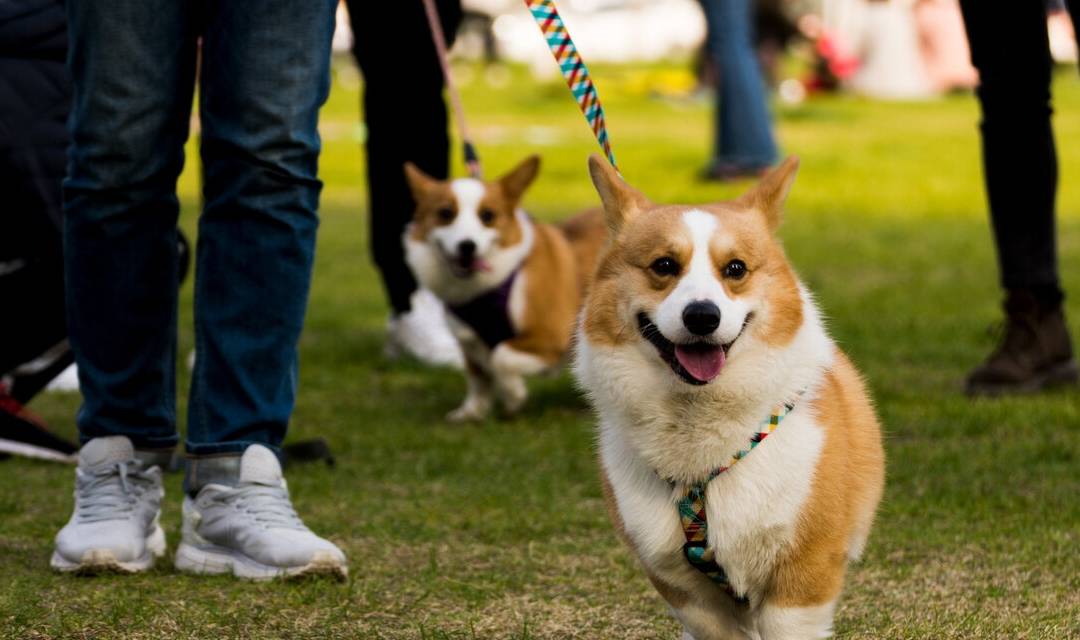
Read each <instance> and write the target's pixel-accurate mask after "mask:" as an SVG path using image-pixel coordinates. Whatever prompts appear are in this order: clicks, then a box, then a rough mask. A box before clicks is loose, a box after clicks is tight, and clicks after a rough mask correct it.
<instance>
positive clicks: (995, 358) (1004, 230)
mask: <svg viewBox="0 0 1080 640" xmlns="http://www.w3.org/2000/svg"><path fill="white" fill-rule="evenodd" d="M960 4H961V10H962V12H963V16H964V23H965V27H966V29H967V34H968V41H969V42H970V45H971V57H972V62H973V63H974V65H975V67H976V68H977V69H978V70H979V88H978V92H977V93H978V98H979V103H980V105H981V107H982V121H981V124H980V128H981V131H982V147H983V169H984V174H985V175H984V178H985V183H986V193H987V199H988V200H989V204H990V217H991V221H992V223H993V229H994V239H995V245H996V247H997V254H998V266H999V278H1000V282H1001V285H1002V287H1003V288H1005V290H1006V291H1007V293H1008V296H1007V300H1006V305H1005V311H1006V316H1007V331H1006V335H1005V337H1004V339H1003V341H1002V344H1001V345H1000V346H999V348H998V349H997V350H996V351H995V352H994V353H993V354H992V355H991V357H990V358H989V359H988V360H987V361H986V362H985V363H984V364H983V365H981V366H980V367H978V368H977V369H975V370H974V371H973V372H972V374H971V376H970V377H969V379H968V392H969V393H972V394H982V393H1007V392H1012V391H1034V390H1037V389H1039V388H1042V387H1044V386H1048V385H1049V384H1054V383H1057V382H1067V381H1069V380H1070V379H1075V377H1076V364H1075V361H1073V360H1072V348H1071V344H1070V340H1069V336H1068V332H1067V329H1066V326H1065V323H1064V319H1063V316H1062V313H1061V302H1062V298H1063V295H1064V294H1063V292H1062V291H1061V287H1060V281H1059V278H1058V263H1057V247H1056V230H1055V221H1054V217H1055V216H1054V199H1055V195H1056V191H1057V155H1056V151H1055V148H1054V134H1053V129H1052V128H1051V123H1050V116H1051V113H1052V109H1051V104H1050V82H1051V77H1050V72H1051V58H1050V47H1049V42H1048V39H1047V32H1046V15H1045V10H1044V8H1043V5H1042V3H1037V2H1036V3H1022V4H1019V5H1015V6H1013V5H1004V4H1000V3H993V2H981V1H979V0H962V1H961V3H960ZM1002 42H1010V43H1011V44H1010V46H1008V47H1003V46H1001V43H1002Z"/></svg>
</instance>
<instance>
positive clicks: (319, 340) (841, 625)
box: [0, 61, 1080, 640]
mask: <svg viewBox="0 0 1080 640" xmlns="http://www.w3.org/2000/svg"><path fill="white" fill-rule="evenodd" d="M339 62H340V63H339V64H338V65H336V68H335V73H336V75H337V78H336V82H335V89H334V92H333V95H332V97H331V101H330V104H329V105H328V106H327V108H326V109H325V111H324V117H323V124H322V127H323V132H324V140H325V153H324V155H323V160H322V177H323V179H324V180H325V182H326V189H325V191H324V194H323V200H322V229H321V233H320V237H319V253H318V259H317V265H316V269H315V280H314V289H313V293H312V298H311V305H310V310H309V315H308V322H307V328H306V330H305V332H304V335H303V340H302V344H301V351H302V355H301V358H302V359H301V383H300V394H299V399H298V404H297V407H296V413H295V418H294V420H293V426H292V430H291V434H290V437H292V438H308V437H313V436H325V437H326V438H327V439H328V440H329V441H330V443H331V445H332V447H333V449H334V451H335V453H336V454H337V458H338V466H337V468H335V469H326V468H322V467H315V466H310V467H297V468H294V469H292V470H291V472H290V475H289V480H290V486H291V488H292V491H293V494H294V497H295V498H296V502H297V504H298V505H299V509H300V512H301V514H302V515H303V516H304V517H305V518H306V520H307V522H308V523H309V524H310V525H311V526H312V528H314V529H315V530H316V531H318V532H322V533H325V534H327V535H328V536H329V537H331V538H332V539H333V540H335V541H336V542H338V543H339V544H340V545H342V547H343V548H344V549H345V551H346V552H347V553H348V555H349V559H350V565H351V577H350V580H349V581H348V583H346V584H339V583H329V582H301V583H289V584H250V583H244V582H238V581H234V580H232V579H224V578H222V579H218V578H192V577H187V576H183V575H178V574H176V573H175V572H174V571H173V569H172V566H171V562H170V561H166V562H162V563H160V564H159V566H158V568H157V569H155V570H154V571H153V572H151V573H149V574H146V575H140V576H135V577H97V578H75V577H68V576H57V575H53V574H52V573H50V572H49V570H48V558H49V554H50V553H51V550H52V537H53V535H54V534H55V533H56V531H57V530H58V529H59V528H60V526H62V525H63V524H64V522H65V521H66V520H67V518H68V516H69V514H70V507H71V486H72V473H71V470H70V469H69V468H65V467H61V466H59V465H54V464H46V463H39V462H31V461H24V460H9V461H7V462H4V463H0V575H2V576H3V579H2V580H0V636H4V637H20V638H22V637H30V638H39V637H40V638H46V637H50V638H51V637H76V638H111V637H118V636H124V637H133V638H161V637H204V638H219V637H290V638H294V637H317V638H324V637H334V638H337V637H341V638H676V637H677V629H676V625H675V623H674V622H673V620H672V619H671V618H670V617H669V616H668V614H667V612H666V608H665V606H664V605H663V604H662V603H661V600H660V598H659V597H658V596H657V595H656V594H655V593H654V592H653V589H652V588H651V587H650V586H649V584H648V582H647V581H646V579H645V577H644V576H643V574H642V573H641V571H640V570H639V569H638V567H637V566H636V565H635V562H634V560H632V558H631V556H630V554H629V553H628V552H627V551H626V550H625V549H623V548H622V546H621V545H620V543H619V542H618V541H617V540H616V538H615V535H614V532H613V530H612V528H611V526H610V525H609V523H608V520H607V516H606V514H605V512H604V508H603V501H602V498H601V492H600V485H599V482H598V481H597V468H596V463H595V461H594V455H593V453H594V451H593V449H594V448H593V442H592V420H591V419H590V416H589V413H588V411H587V410H586V407H585V405H584V404H583V402H582V400H581V399H580V397H579V395H578V394H577V393H576V391H575V390H574V389H573V387H572V384H571V382H570V380H569V378H568V377H567V376H565V375H564V376H563V377H561V378H557V379H545V380H537V381H534V382H533V383H532V384H531V389H532V393H533V396H532V399H531V400H530V403H529V405H528V407H527V409H526V411H525V412H524V414H523V415H522V416H520V417H518V418H515V419H512V420H492V421H490V422H487V423H485V424H480V425H474V426H452V425H449V424H446V423H445V422H444V421H443V414H444V413H445V412H446V411H448V410H449V409H451V408H453V407H455V406H456V403H458V402H459V401H460V399H461V397H462V394H463V393H464V387H465V385H464V381H463V379H462V378H461V377H460V376H459V375H457V374H454V373H451V372H445V371H434V370H429V369H425V368H422V367H420V366H417V365H413V364H408V363H405V364H401V363H390V362H387V361H385V360H384V359H383V357H382V340H383V330H384V323H385V320H386V313H387V309H386V305H385V302H384V300H383V294H382V291H381V288H380V285H379V284H378V281H377V278H376V275H375V271H374V270H373V267H372V266H371V264H370V262H369V259H368V255H367V249H366V243H367V236H366V230H365V228H366V222H365V216H366V212H365V209H366V190H365V186H364V171H363V164H362V162H363V160H362V157H361V155H362V154H361V153H360V150H359V146H358V142H359V139H360V135H361V134H360V132H361V130H360V129H359V128H358V126H357V125H356V122H357V114H358V102H359V88H358V85H357V80H356V77H355V73H354V72H352V71H351V68H350V67H349V66H348V64H347V61H339ZM469 71H470V73H468V74H466V76H463V79H465V80H466V81H467V82H466V87H465V102H466V104H467V105H468V107H469V110H470V111H469V115H470V117H471V121H472V125H473V127H474V128H475V129H476V131H477V134H478V135H477V137H478V141H479V143H480V151H481V154H482V155H483V158H484V161H485V165H486V168H487V171H488V173H489V174H495V173H498V172H501V171H503V170H505V169H507V168H509V167H510V166H511V165H512V163H514V162H516V161H517V160H519V159H520V158H521V157H523V156H524V154H526V153H527V152H533V151H535V152H539V153H541V154H542V155H543V157H544V169H543V171H542V173H541V176H540V178H539V181H538V183H537V184H536V185H535V187H534V188H533V190H532V191H531V192H530V193H529V195H528V196H527V200H526V201H527V205H528V207H529V209H530V210H531V211H532V212H533V213H535V214H536V215H538V216H539V217H541V218H544V219H555V218H559V217H561V216H566V215H569V214H571V213H574V212H575V211H577V210H578V209H580V208H583V207H586V206H592V205H594V204H596V202H597V198H596V197H595V195H594V193H593V190H592V187H591V185H590V184H589V181H588V177H587V174H586V171H585V157H586V155H587V154H588V153H591V152H593V151H594V149H595V143H594V142H593V141H592V140H591V137H590V133H589V131H588V129H587V128H586V125H585V124H584V121H583V120H581V117H580V115H579V114H578V113H577V110H576V107H575V105H574V104H573V102H572V101H571V98H570V97H569V95H568V94H567V93H566V91H565V89H564V87H563V86H562V85H561V82H560V81H558V80H557V79H556V78H552V79H549V80H544V81H536V80H533V79H531V78H530V77H528V76H527V75H526V74H525V73H524V72H522V71H520V70H513V71H511V72H510V73H509V76H508V77H503V75H504V74H495V73H485V72H484V71H482V70H480V69H475V70H473V69H469ZM681 73H682V72H681V71H680V70H679V68H678V67H648V68H644V69H641V68H630V67H603V66H601V67H598V68H596V69H594V75H595V76H596V79H597V82H598V83H599V86H600V89H601V92H602V97H603V98H604V100H605V106H606V107H607V112H608V121H609V126H610V128H611V134H612V136H613V142H614V145H615V151H616V154H617V156H618V159H619V162H620V165H621V167H622V169H623V171H624V172H625V175H626V177H627V179H628V180H629V181H630V182H631V183H633V184H635V185H637V186H639V187H640V188H642V190H644V191H645V192H646V193H647V194H649V195H650V196H652V197H653V198H654V199H656V200H658V201H684V202H700V201H708V200H713V199H720V198H727V197H730V196H733V195H735V194H736V193H738V191H739V189H741V188H742V187H741V186H718V185H713V184H703V183H699V182H697V181H696V180H695V178H694V174H695V172H696V171H697V170H698V169H699V168H700V166H701V165H703V163H704V161H705V158H706V155H707V152H708V147H709V140H710V137H711V134H710V129H711V127H710V113H711V112H710V107H709V106H708V105H707V104H705V103H703V102H700V101H690V100H683V99H677V98H669V97H663V96H661V95H657V94H654V93H652V92H650V91H649V90H648V87H649V86H653V85H663V86H671V85H678V84H679V83H680V82H681V81H682V79H683V76H682V75H681ZM1055 94H1056V101H1057V113H1058V116H1057V118H1056V126H1057V133H1058V151H1059V155H1060V159H1061V183H1062V188H1061V192H1060V196H1059V209H1060V212H1061V216H1060V248H1061V254H1062V263H1063V268H1062V272H1063V274H1064V277H1065V284H1066V286H1067V288H1068V289H1069V290H1070V291H1071V292H1073V297H1072V298H1070V299H1069V302H1068V304H1069V315H1070V318H1071V320H1072V328H1073V335H1074V336H1076V337H1077V338H1080V324H1078V323H1080V115H1078V114H1080V79H1078V78H1077V76H1076V73H1075V70H1072V71H1069V72H1064V73H1061V74H1059V75H1058V79H1057V82H1056V85H1055ZM977 116H978V113H977V106H976V104H975V101H974V99H973V98H972V97H970V96H962V97H954V98H949V99H947V100H942V101H935V102H929V103H921V104H882V103H871V102H866V101H862V100H858V99H853V98H846V97H835V98H834V97H830V98H822V99H815V100H811V101H810V102H808V103H806V104H804V105H801V106H798V107H778V118H779V137H780V140H781V141H782V144H783V147H784V149H785V151H787V152H791V153H797V154H799V155H800V156H801V157H802V160H803V165H802V167H803V168H802V171H801V174H800V176H799V179H798V181H797V183H796V185H795V189H794V191H793V193H792V196H791V199H790V201H789V206H788V212H787V220H786V223H785V225H784V227H783V228H782V231H781V233H782V236H783V238H784V240H785V245H786V247H787V250H788V252H789V254H790V257H791V259H792V260H793V262H794V263H795V265H796V266H797V268H798V270H799V272H800V273H801V275H802V276H803V278H804V279H805V280H806V281H807V283H808V284H809V286H810V287H811V288H812V289H813V290H814V291H815V292H816V293H817V295H818V298H819V300H820V302H821V304H822V306H823V307H824V309H825V311H826V313H827V315H828V317H829V324H830V326H831V330H832V333H833V335H834V336H835V338H836V339H837V340H838V341H839V342H840V343H841V344H842V345H843V346H844V348H845V349H847V350H848V352H849V353H850V354H851V355H852V357H853V358H854V360H855V361H856V362H857V363H858V364H859V366H860V367H861V368H862V370H863V371H864V373H865V374H866V376H867V377H868V379H869V381H870V386H871V387H872V389H873V392H874V394H875V396H876V398H877V401H878V406H879V410H880V413H881V417H882V420H883V423H884V425H885V428H886V433H887V435H886V437H887V445H886V447H887V452H888V459H889V481H888V488H887V491H886V496H885V500H884V503H883V505H882V508H881V513H880V516H879V519H878V523H877V527H876V529H875V531H874V533H873V536H872V537H871V542H870V546H869V548H868V551H867V554H866V557H865V559H864V561H863V562H862V563H861V564H859V565H857V566H855V567H854V568H853V569H852V571H851V572H850V577H849V580H848V586H847V591H846V594H845V596H844V597H843V598H842V600H841V605H840V608H839V611H838V614H837V619H836V630H837V636H838V637H840V638H850V639H854V638H867V639H869V638H1046V639H1055V640H1056V639H1062V638H1080V554H1078V544H1080V500H1078V496H1080V393H1077V392H1075V391H1074V392H1071V393H1065V392H1061V393H1054V394H1049V395H1045V396H1041V397H1037V398H1023V399H1011V400H994V401H976V402H972V401H969V400H967V399H965V398H964V397H963V396H962V395H961V393H960V390H961V380H962V378H963V376H964V373H965V371H966V370H967V369H968V368H969V367H971V366H972V365H973V364H975V363H976V362H977V361H978V360H980V359H981V358H982V357H983V356H984V355H985V354H986V352H987V351H988V349H989V348H990V346H991V344H992V340H991V338H990V337H989V336H988V333H987V331H986V328H987V327H988V326H989V325H990V324H991V323H993V322H994V321H995V320H997V319H998V302H999V291H998V290H997V288H996V284H995V282H996V267H995V263H994V254H993V249H992V246H991V239H990V231H989V227H988V225H987V221H986V215H985V205H984V199H983V193H982V183H981V171H980V164H979V152H978V137H977V129H976V120H977ZM189 151H190V153H189V158H191V159H192V161H191V162H190V163H189V167H188V170H187V172H186V173H185V174H184V176H183V178H182V180H181V185H180V189H181V193H182V196H183V203H184V214H183V225H184V227H185V228H186V229H188V230H189V231H190V232H192V233H194V230H195V226H196V222H197V209H198V179H197V174H198V166H197V162H195V160H194V158H195V157H196V153H195V151H196V147H195V146H194V144H192V145H191V146H190V147H189ZM743 186H745V185H743ZM182 296H183V305H182V317H181V332H180V345H181V353H182V354H186V353H187V352H188V351H189V350H190V349H191V346H192V328H191V324H192V320H191V318H192V316H191V308H190V307H191V285H190V283H189V284H188V285H186V286H185V287H184V290H183V292H182ZM181 378H183V376H181ZM181 384H182V388H181V389H180V393H181V398H183V397H184V394H186V382H182V383H181ZM78 402H79V399H78V397H77V396H76V395H70V394H68V395H65V394H48V395H45V396H44V397H42V398H40V399H39V400H37V401H36V402H35V403H34V405H33V407H32V408H33V409H34V410H36V411H37V412H39V413H40V414H42V415H43V416H45V417H46V418H47V419H48V420H49V421H50V422H51V423H52V424H54V425H55V426H56V429H57V430H58V431H60V432H61V433H63V434H64V435H66V436H70V437H74V436H75V428H74V423H73V416H74V413H75V410H76V408H77V406H78ZM182 405H183V403H182V402H181V412H183V406H182ZM167 490H168V491H169V493H170V496H169V498H168V500H167V502H166V508H165V512H164V515H163V520H164V525H165V527H166V531H167V533H168V536H169V540H170V543H171V545H172V548H175V544H176V542H177V541H178V540H179V535H180V531H179V521H180V478H179V477H176V476H171V477H169V478H168V480H167Z"/></svg>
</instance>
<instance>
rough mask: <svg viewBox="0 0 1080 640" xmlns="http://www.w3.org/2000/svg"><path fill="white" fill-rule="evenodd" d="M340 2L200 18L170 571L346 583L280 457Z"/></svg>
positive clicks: (243, 6)
mask: <svg viewBox="0 0 1080 640" xmlns="http://www.w3.org/2000/svg"><path fill="white" fill-rule="evenodd" d="M336 4H337V3H336V2H335V0H264V1H263V2H257V3H252V2H249V0H222V1H221V2H215V3H211V5H210V6H209V9H208V15H207V23H206V24H207V26H206V30H205V32H204V36H203V49H202V51H203V57H202V67H201V69H202V76H201V82H200V91H199V98H200V105H199V106H200V116H201V118H202V125H203V127H202V158H203V166H204V171H205V174H204V195H205V198H206V204H205V207H204V210H203V214H202V217H201V218H200V220H199V239H198V244H197V247H196V267H195V334H196V351H195V353H196V357H195V370H194V372H193V380H192V386H191V401H190V403H189V411H188V413H189V421H188V434H187V451H188V455H189V462H188V469H187V477H186V479H185V486H186V489H187V492H188V495H187V496H186V497H185V499H184V523H183V533H182V539H181V542H180V545H179V546H178V548H177V552H176V560H175V566H176V567H177V568H178V569H180V570H181V571H187V572H191V573H233V574H235V575H237V576H241V577H248V578H271V577H275V576H281V575H298V574H308V573H330V574H333V575H336V576H344V575H345V573H346V565H345V556H344V554H342V552H341V551H340V550H339V549H338V548H337V547H335V546H334V545H333V544H332V543H330V542H328V541H326V540H324V539H322V538H319V537H318V536H316V535H315V534H314V533H312V532H311V531H310V530H309V529H308V528H307V527H306V526H305V525H304V523H303V521H301V520H300V518H299V516H297V515H296V512H295V511H294V510H293V507H292V502H291V500H290V498H289V494H288V491H287V489H286V488H285V482H284V480H283V478H282V474H281V465H280V461H279V459H278V457H279V456H280V449H279V446H280V445H281V441H282V440H283V439H284V437H285V430H286V427H287V425H288V422H289V417H290V415H291V414H292V410H293V404H294V401H295V398H296V383H297V343H298V341H299V339H300V331H301V329H302V327H303V323H304V312H305V310H306V307H307V299H308V291H309V287H310V284H311V269H312V264H313V261H314V254H315V231H316V228H317V227H318V217H317V213H316V211H317V209H318V206H319V192H320V191H321V189H322V183H321V182H320V181H319V179H318V159H319V150H320V146H321V145H320V140H319V132H318V126H317V125H318V117H319V108H320V107H321V106H322V105H323V103H324V102H325V101H326V98H327V96H328V95H329V91H330V40H331V38H332V36H333V32H334V9H335V6H336Z"/></svg>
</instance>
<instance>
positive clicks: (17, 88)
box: [0, 0, 71, 376]
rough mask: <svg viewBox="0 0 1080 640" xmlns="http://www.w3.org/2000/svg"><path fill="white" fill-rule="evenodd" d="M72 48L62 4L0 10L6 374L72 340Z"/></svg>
mask: <svg viewBox="0 0 1080 640" xmlns="http://www.w3.org/2000/svg"><path fill="white" fill-rule="evenodd" d="M66 50H67V29H66V21H65V17H64V5H63V2H62V1H61V0H16V1H13V2H0V194H2V196H0V197H2V201H0V376H3V375H4V374H6V373H8V372H9V371H11V370H12V369H13V368H15V367H17V366H19V365H22V364H24V363H26V362H27V361H30V360H33V359H35V358H37V357H39V356H40V355H42V354H43V353H44V352H46V351H47V350H49V349H50V348H52V347H54V346H56V345H57V344H58V343H61V342H62V341H63V340H64V339H65V338H66V337H67V326H66V323H65V321H64V271H63V261H62V247H61V244H62V240H61V236H60V225H61V220H60V218H61V189H60V184H61V181H62V180H63V178H64V166H65V148H66V147H67V142H68V135H67V129H66V124H65V123H66V120H67V113H68V110H69V109H70V101H71V83H70V81H69V79H68V75H67V71H66V69H65V67H64V56H65V54H66Z"/></svg>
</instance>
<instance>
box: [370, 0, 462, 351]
mask: <svg viewBox="0 0 1080 640" xmlns="http://www.w3.org/2000/svg"><path fill="white" fill-rule="evenodd" d="M348 6H349V15H350V19H351V22H352V28H353V36H354V38H355V42H354V44H353V54H354V55H355V57H356V60H357V62H358V63H359V65H360V68H361V70H362V71H363V73H364V118H365V121H366V124H367V167H368V193H369V203H370V221H371V224H370V230H371V237H370V243H371V245H370V246H371V254H372V257H373V259H374V261H375V266H376V267H377V268H378V270H379V274H380V276H381V277H382V281H383V286H384V287H385V289H386V294H387V297H388V299H389V302H390V307H391V312H392V313H391V317H390V321H389V323H388V331H387V334H388V335H387V350H386V351H387V353H388V354H389V355H391V356H394V355H398V354H400V353H402V352H404V353H408V354H410V355H412V356H413V357H415V358H417V359H419V360H421V361H422V362H426V363H428V364H433V365H440V366H441V365H449V366H453V367H457V368H461V367H462V366H464V359H463V357H462V355H461V348H460V347H459V346H458V344H457V341H456V340H455V339H454V337H453V335H452V334H451V333H450V330H449V328H448V327H447V325H446V317H445V310H444V309H443V306H442V304H441V302H439V300H438V299H436V298H435V296H434V295H432V294H431V293H430V292H428V291H418V290H417V283H416V279H415V278H414V277H413V274H412V271H410V270H409V267H408V265H407V264H406V263H405V251H404V247H403V246H402V234H403V232H404V229H405V226H406V225H407V224H408V223H409V221H410V220H412V214H413V210H414V209H415V208H416V203H415V202H414V201H413V198H412V193H411V192H410V191H409V187H408V185H407V184H406V182H405V173H404V171H403V167H404V164H405V162H406V161H411V162H413V163H414V164H416V165H417V166H418V167H420V168H421V169H423V170H424V171H425V172H427V173H428V175H432V176H436V177H438V178H446V177H447V174H448V172H449V151H450V138H449V135H448V133H447V121H446V116H447V111H446V103H445V101H444V100H443V76H442V70H441V68H440V67H439V61H438V58H437V57H436V53H435V45H434V44H433V41H432V36H431V29H430V27H429V26H428V22H427V18H426V16H425V14H424V8H423V3H421V2H419V1H416V2H381V3H370V2H361V0H348ZM437 7H438V11H439V17H440V20H441V22H442V27H443V32H444V33H445V34H446V38H447V39H448V40H449V42H448V43H447V44H448V46H449V45H450V44H452V43H453V39H454V34H455V33H456V31H457V28H458V25H459V24H460V22H461V17H462V12H461V3H460V0H438V1H437ZM388 30H389V33H388ZM387 37H390V38H392V39H393V40H394V42H395V43H397V49H396V53H395V56H394V60H393V62H392V63H390V62H389V61H388V60H387V58H386V52H385V47H384V44H383V43H385V42H386V38H387Z"/></svg>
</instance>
